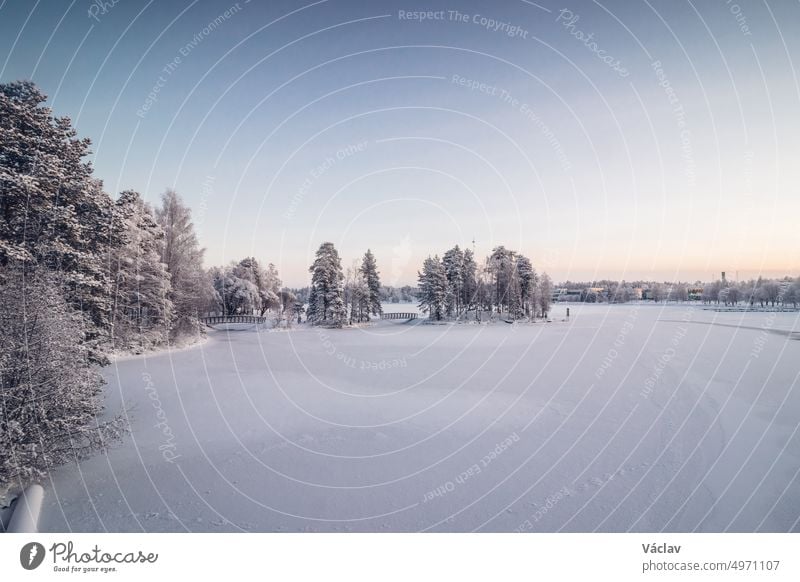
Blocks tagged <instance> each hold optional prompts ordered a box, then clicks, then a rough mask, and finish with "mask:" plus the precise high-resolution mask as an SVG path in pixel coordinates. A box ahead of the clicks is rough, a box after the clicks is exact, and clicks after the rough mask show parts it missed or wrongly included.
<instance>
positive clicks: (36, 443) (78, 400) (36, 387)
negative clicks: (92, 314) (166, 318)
mask: <svg viewBox="0 0 800 582" xmlns="http://www.w3.org/2000/svg"><path fill="white" fill-rule="evenodd" d="M60 287H61V281H60V277H58V276H56V275H54V274H52V273H50V272H48V271H46V270H45V269H38V270H37V272H36V273H32V272H31V271H30V270H29V269H26V270H23V269H21V268H8V267H0V329H2V333H0V393H2V399H0V451H2V454H0V485H12V484H13V485H15V486H17V487H19V488H22V487H25V486H26V485H28V484H29V483H30V482H31V481H35V480H39V479H41V478H42V477H43V476H44V475H45V474H46V473H47V471H48V470H49V469H50V468H52V467H55V466H57V465H61V464H64V463H68V462H70V461H75V460H78V459H81V458H84V457H87V456H89V455H91V454H92V453H94V452H97V451H102V450H104V449H105V448H106V447H107V446H109V445H110V444H111V443H113V442H114V441H115V440H117V439H118V438H119V437H120V436H121V433H122V430H123V427H124V423H123V422H122V420H121V419H120V418H115V419H113V420H111V421H108V422H98V421H97V419H96V417H97V415H98V414H99V413H100V411H101V410H102V399H101V397H100V393H101V390H102V386H103V379H102V377H101V375H100V373H99V371H98V369H97V367H96V366H95V365H93V364H92V362H91V361H90V358H89V351H90V350H89V346H88V344H87V342H86V341H85V334H86V332H87V330H88V329H90V326H91V323H90V322H89V321H88V317H86V315H85V314H82V313H80V312H78V311H76V310H75V309H73V308H71V307H70V306H69V305H68V304H67V302H66V301H65V299H64V297H63V294H62V292H61V289H60Z"/></svg>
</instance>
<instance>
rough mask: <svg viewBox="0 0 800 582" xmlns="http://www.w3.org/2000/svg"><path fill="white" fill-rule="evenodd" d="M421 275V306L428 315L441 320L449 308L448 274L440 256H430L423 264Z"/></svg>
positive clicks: (419, 274)
mask: <svg viewBox="0 0 800 582" xmlns="http://www.w3.org/2000/svg"><path fill="white" fill-rule="evenodd" d="M418 276H419V289H420V297H419V300H420V301H419V308H420V309H421V310H422V311H423V312H425V313H428V317H429V318H431V319H435V320H437V321H440V320H441V319H442V318H443V317H444V315H445V313H446V309H447V305H446V301H447V289H448V283H447V274H446V273H445V270H444V266H443V265H442V262H441V261H440V260H439V256H438V255H437V256H434V257H433V258H431V257H428V258H427V259H425V262H424V263H423V265H422V272H420V273H418Z"/></svg>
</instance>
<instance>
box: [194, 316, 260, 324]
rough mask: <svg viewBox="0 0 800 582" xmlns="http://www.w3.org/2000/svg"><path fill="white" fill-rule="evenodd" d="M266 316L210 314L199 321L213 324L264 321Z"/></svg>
mask: <svg viewBox="0 0 800 582" xmlns="http://www.w3.org/2000/svg"><path fill="white" fill-rule="evenodd" d="M266 320H267V318H266V317H261V316H259V315H211V316H209V317H201V318H200V321H202V322H203V323H205V324H206V325H215V324H218V323H264V322H265V321H266Z"/></svg>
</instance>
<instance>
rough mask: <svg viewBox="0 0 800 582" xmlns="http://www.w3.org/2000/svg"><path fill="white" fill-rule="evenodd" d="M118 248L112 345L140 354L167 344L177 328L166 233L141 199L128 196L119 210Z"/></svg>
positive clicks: (113, 258)
mask: <svg viewBox="0 0 800 582" xmlns="http://www.w3.org/2000/svg"><path fill="white" fill-rule="evenodd" d="M113 230H114V231H115V233H116V235H115V237H114V241H115V244H114V247H113V248H112V250H111V253H110V258H109V278H110V280H111V285H112V289H111V322H112V332H111V336H112V341H113V346H114V348H116V349H126V350H134V351H139V350H140V349H141V348H149V347H152V346H157V345H161V344H164V343H166V342H167V341H168V340H169V330H170V326H171V324H172V316H173V307H172V301H171V300H170V299H169V294H170V276H169V273H168V272H167V268H166V265H164V263H162V262H161V241H162V239H163V238H164V231H163V230H161V227H160V226H159V224H158V223H157V222H156V220H155V217H154V216H153V211H152V210H151V208H150V206H149V205H148V204H146V203H145V202H144V201H143V200H142V198H141V196H140V195H139V194H138V193H137V192H134V191H131V190H128V191H125V192H123V193H122V194H120V197H119V199H118V200H117V202H116V203H115V205H114V226H113Z"/></svg>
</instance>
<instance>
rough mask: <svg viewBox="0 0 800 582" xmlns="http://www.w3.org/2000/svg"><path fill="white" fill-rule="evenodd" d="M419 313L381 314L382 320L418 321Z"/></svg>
mask: <svg viewBox="0 0 800 582" xmlns="http://www.w3.org/2000/svg"><path fill="white" fill-rule="evenodd" d="M417 315H419V314H418V313H381V319H416V318H417Z"/></svg>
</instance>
